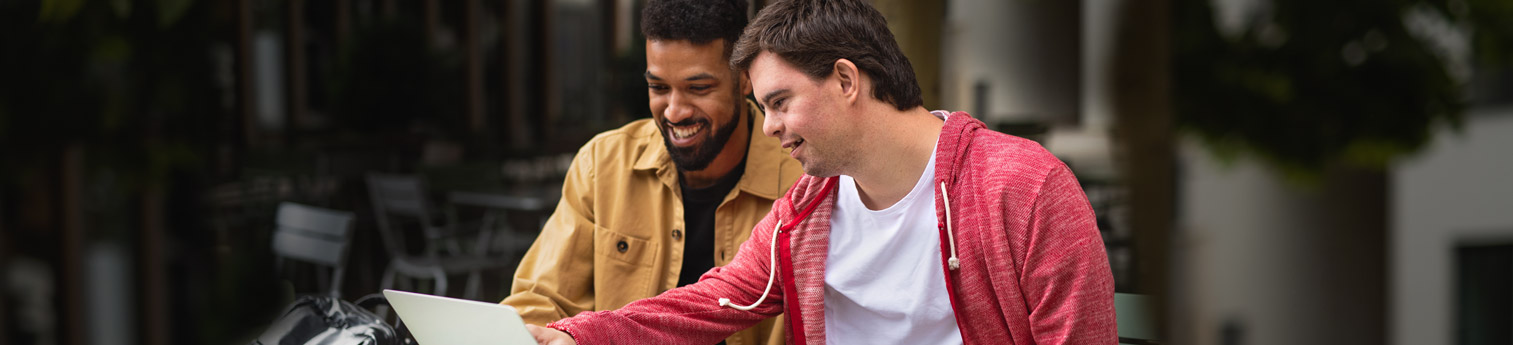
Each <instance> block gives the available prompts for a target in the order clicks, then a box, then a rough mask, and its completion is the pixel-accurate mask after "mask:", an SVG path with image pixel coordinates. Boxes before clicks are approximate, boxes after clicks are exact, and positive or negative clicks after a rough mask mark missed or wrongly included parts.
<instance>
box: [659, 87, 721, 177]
mask: <svg viewBox="0 0 1513 345" xmlns="http://www.w3.org/2000/svg"><path fill="white" fill-rule="evenodd" d="M739 107H740V103H736V106H735V108H734V109H731V110H732V113H734V114H736V115H735V116H731V120H735V121H730V122H729V123H726V124H725V125H724V126H720V128H718V129H715V132H714V137H713V138H710V140H709V141H706V142H704V143H702V144H699V145H694V146H692V147H677V146H673V145H672V139H669V138H668V137H667V135H668V133H667V128H668V127H669V126H668V124H666V123H660V122H659V123H658V125H660V126H659V127H661V129H662V144H663V145H666V146H667V153H669V154H671V155H672V163H673V164H674V165H677V167H678V170H681V171H699V170H704V168H708V167H709V163H712V162H714V159H715V157H718V156H720V150H723V149H725V143H727V142H729V141H730V137H731V136H733V135H734V134H735V129H736V127H737V126H736V125H738V124H740V122H741V112H740V108H739Z"/></svg>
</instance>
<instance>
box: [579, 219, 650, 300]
mask: <svg viewBox="0 0 1513 345" xmlns="http://www.w3.org/2000/svg"><path fill="white" fill-rule="evenodd" d="M660 251H661V248H659V247H658V246H654V245H652V243H651V241H648V240H646V239H642V238H638V237H632V236H629V235H626V234H622V233H619V232H616V231H614V230H610V229H606V228H602V227H595V229H594V271H595V272H594V286H595V290H597V291H596V295H597V296H599V297H598V298H596V299H597V301H596V302H597V303H596V304H599V305H598V306H597V307H598V309H600V310H604V309H613V308H619V307H621V306H624V305H625V304H628V303H630V302H632V301H635V300H638V299H642V298H646V297H651V296H654V295H656V292H657V291H656V289H655V288H654V287H653V286H652V283H654V282H655V279H653V278H654V277H656V276H658V274H657V272H658V271H659V270H658V269H657V266H656V264H657V255H658V254H659V252H660ZM605 304H608V305H605Z"/></svg>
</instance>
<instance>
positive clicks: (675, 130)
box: [672, 125, 704, 139]
mask: <svg viewBox="0 0 1513 345" xmlns="http://www.w3.org/2000/svg"><path fill="white" fill-rule="evenodd" d="M703 127H704V126H697V125H696V126H688V127H672V136H673V137H674V138H678V139H688V138H691V137H693V135H694V134H696V133H699V129H700V128H703Z"/></svg>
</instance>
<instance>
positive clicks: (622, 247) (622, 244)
mask: <svg viewBox="0 0 1513 345" xmlns="http://www.w3.org/2000/svg"><path fill="white" fill-rule="evenodd" d="M628 249H630V244H628V243H625V241H620V243H615V250H619V251H620V252H621V253H624V252H625V251H626V250H628Z"/></svg>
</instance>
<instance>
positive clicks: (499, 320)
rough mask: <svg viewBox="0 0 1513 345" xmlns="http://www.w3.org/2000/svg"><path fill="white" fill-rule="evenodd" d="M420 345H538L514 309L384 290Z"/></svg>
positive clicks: (484, 303) (491, 304)
mask: <svg viewBox="0 0 1513 345" xmlns="http://www.w3.org/2000/svg"><path fill="white" fill-rule="evenodd" d="M384 297H385V298H387V299H388V300H389V305H390V306H393V307H394V311H395V312H397V313H399V320H400V321H401V322H403V323H404V325H405V327H406V328H409V329H410V334H413V335H414V336H415V341H417V342H419V343H420V344H419V345H517V344H519V345H536V339H535V338H534V337H531V334H530V332H527V331H526V330H525V321H524V320H521V319H520V314H519V313H517V312H515V308H514V307H510V306H507V305H503V304H495V303H487V302H479V301H470V300H465V299H456V298H447V297H441V296H433V295H427V294H419V293H414V292H405V291H399V290H387V289H386V290H384Z"/></svg>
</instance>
